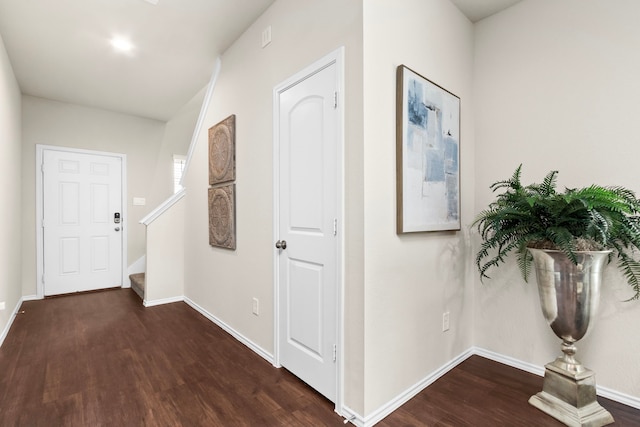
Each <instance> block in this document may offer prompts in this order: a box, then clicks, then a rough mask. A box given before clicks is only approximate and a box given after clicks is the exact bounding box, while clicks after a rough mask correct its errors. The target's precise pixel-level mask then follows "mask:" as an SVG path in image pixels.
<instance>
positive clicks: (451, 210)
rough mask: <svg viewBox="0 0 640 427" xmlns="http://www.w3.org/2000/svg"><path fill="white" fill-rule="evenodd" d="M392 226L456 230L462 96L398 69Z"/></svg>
mask: <svg viewBox="0 0 640 427" xmlns="http://www.w3.org/2000/svg"><path fill="white" fill-rule="evenodd" d="M396 198H397V200H396V218H397V221H396V232H397V233H398V234H403V233H415V232H424V231H443V230H460V98H458V97H457V96H456V95H454V94H453V93H451V92H449V91H448V90H446V89H444V88H443V87H441V86H439V85H437V84H436V83H434V82H432V81H430V80H429V79H427V78H425V77H423V76H421V75H420V74H418V73H416V72H415V71H413V70H411V69H410V68H408V67H406V66H405V65H400V66H398V68H397V70H396Z"/></svg>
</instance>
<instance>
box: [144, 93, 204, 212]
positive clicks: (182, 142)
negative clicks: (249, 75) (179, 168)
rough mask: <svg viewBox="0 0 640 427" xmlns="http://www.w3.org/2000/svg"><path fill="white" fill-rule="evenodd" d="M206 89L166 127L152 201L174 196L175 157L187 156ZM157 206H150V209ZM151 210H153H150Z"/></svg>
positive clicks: (192, 99)
mask: <svg viewBox="0 0 640 427" xmlns="http://www.w3.org/2000/svg"><path fill="white" fill-rule="evenodd" d="M205 90H206V87H205V88H203V89H202V90H200V91H199V92H198V93H197V94H196V95H195V96H194V97H193V98H191V100H190V101H189V102H188V103H187V104H185V105H184V106H183V107H182V108H181V109H180V111H178V112H177V113H176V114H175V115H174V116H173V117H172V118H171V120H169V121H168V122H167V124H166V126H165V131H164V136H163V138H162V144H161V146H160V150H159V151H158V155H157V163H156V169H155V173H154V174H153V178H152V181H151V182H153V186H152V188H151V192H150V195H151V199H152V200H159V201H164V200H166V199H167V198H169V197H170V196H172V195H173V156H174V155H175V154H177V155H181V156H186V155H187V152H188V151H189V144H190V143H191V138H192V137H193V130H194V128H195V126H196V121H197V120H198V115H199V114H200V108H201V107H202V101H203V99H204V94H205ZM155 207H156V206H151V205H149V208H155ZM150 210H151V209H150Z"/></svg>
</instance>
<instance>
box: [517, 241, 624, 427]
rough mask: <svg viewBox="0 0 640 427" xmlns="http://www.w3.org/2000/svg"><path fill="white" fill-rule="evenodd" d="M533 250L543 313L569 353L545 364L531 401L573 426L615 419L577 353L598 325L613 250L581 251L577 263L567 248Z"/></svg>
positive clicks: (577, 253)
mask: <svg viewBox="0 0 640 427" xmlns="http://www.w3.org/2000/svg"><path fill="white" fill-rule="evenodd" d="M529 251H530V252H531V254H532V255H533V259H534V265H535V269H536V278H537V281H538V292H539V295H540V305H541V307H542V313H543V314H544V317H545V319H546V320H547V322H548V323H549V326H551V329H552V330H553V332H554V333H555V334H556V335H557V336H558V337H559V338H560V339H561V340H562V344H561V348H562V353H563V354H562V356H560V357H558V358H557V359H556V360H555V361H553V362H551V363H548V364H547V365H545V374H544V384H543V389H542V391H541V392H539V393H537V394H536V395H534V396H532V397H531V398H530V399H529V403H530V404H531V405H533V406H535V407H536V408H538V409H540V410H542V411H543V412H545V413H547V414H549V415H551V416H552V417H554V418H556V419H557V420H558V421H561V422H562V423H564V424H566V425H568V426H590V427H597V426H604V425H607V424H611V423H613V417H612V416H611V414H610V413H609V412H608V411H607V410H605V409H604V408H603V407H602V406H600V404H599V403H598V402H597V400H596V380H595V374H594V372H593V371H590V370H589V369H587V368H585V367H584V366H583V365H582V364H581V363H580V362H579V361H577V360H576V358H575V353H576V346H575V343H576V342H577V341H578V340H580V339H582V338H583V337H584V336H585V335H586V333H587V332H588V330H589V327H590V326H592V325H593V321H594V317H595V315H596V312H597V310H598V304H599V301H600V285H601V282H602V271H603V268H604V266H605V264H606V262H607V257H608V256H609V253H610V251H598V252H576V255H577V258H578V263H577V264H573V263H572V262H571V260H570V259H569V258H568V257H567V256H566V255H565V254H564V253H563V252H561V251H557V250H546V249H533V248H529Z"/></svg>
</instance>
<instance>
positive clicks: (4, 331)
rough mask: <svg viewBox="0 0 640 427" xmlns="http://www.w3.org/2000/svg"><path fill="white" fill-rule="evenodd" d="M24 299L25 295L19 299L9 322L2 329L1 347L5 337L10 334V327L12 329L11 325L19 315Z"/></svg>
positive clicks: (0, 336)
mask: <svg viewBox="0 0 640 427" xmlns="http://www.w3.org/2000/svg"><path fill="white" fill-rule="evenodd" d="M22 301H24V297H22V298H20V299H19V300H18V303H17V304H16V306H15V308H14V309H13V312H12V313H11V316H9V321H8V322H7V324H6V326H5V327H4V329H3V330H2V335H0V347H1V346H2V344H3V343H4V339H5V338H6V337H7V334H9V329H11V325H13V320H14V319H15V318H16V316H17V315H18V311H19V310H20V306H21V305H22Z"/></svg>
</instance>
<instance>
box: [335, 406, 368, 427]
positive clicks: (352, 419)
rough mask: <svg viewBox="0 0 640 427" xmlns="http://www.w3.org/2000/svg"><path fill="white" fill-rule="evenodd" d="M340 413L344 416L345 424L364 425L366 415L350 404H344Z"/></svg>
mask: <svg viewBox="0 0 640 427" xmlns="http://www.w3.org/2000/svg"><path fill="white" fill-rule="evenodd" d="M340 415H341V416H342V417H344V423H345V424H347V423H351V424H353V425H355V426H358V427H364V417H363V416H362V415H360V414H358V413H357V412H356V411H354V410H353V409H351V408H349V407H348V406H345V405H342V413H341V414H340Z"/></svg>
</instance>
